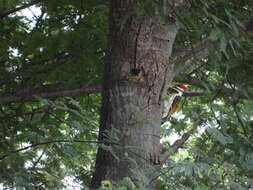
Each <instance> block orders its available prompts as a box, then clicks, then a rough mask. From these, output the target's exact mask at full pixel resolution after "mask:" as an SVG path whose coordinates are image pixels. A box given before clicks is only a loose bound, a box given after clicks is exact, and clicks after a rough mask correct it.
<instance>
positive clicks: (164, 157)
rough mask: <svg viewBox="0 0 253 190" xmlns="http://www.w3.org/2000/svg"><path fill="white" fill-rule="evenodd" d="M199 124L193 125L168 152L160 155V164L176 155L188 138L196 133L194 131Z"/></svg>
mask: <svg viewBox="0 0 253 190" xmlns="http://www.w3.org/2000/svg"><path fill="white" fill-rule="evenodd" d="M200 124H201V121H197V122H195V123H193V127H192V129H190V130H189V131H187V132H185V133H184V134H183V135H182V137H181V138H180V139H178V140H176V141H175V142H174V143H173V145H172V146H171V147H170V148H169V149H168V150H166V151H165V152H163V153H162V154H161V164H163V163H164V162H165V161H166V160H167V159H168V157H170V156H172V155H173V154H175V153H177V151H178V150H179V148H181V147H182V146H183V145H184V144H185V142H186V141H187V140H188V139H189V138H190V136H191V135H192V134H194V133H195V132H196V129H197V127H198V126H199V125H200Z"/></svg>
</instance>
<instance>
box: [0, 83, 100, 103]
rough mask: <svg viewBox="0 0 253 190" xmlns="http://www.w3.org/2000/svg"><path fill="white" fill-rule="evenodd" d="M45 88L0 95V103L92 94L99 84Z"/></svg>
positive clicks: (96, 91) (98, 87)
mask: <svg viewBox="0 0 253 190" xmlns="http://www.w3.org/2000/svg"><path fill="white" fill-rule="evenodd" d="M47 90H48V89H47V88H45V89H44V90H43V92H37V93H36V92H32V91H25V90H24V92H22V93H20V94H14V95H11V94H7V95H2V96H0V104H8V103H15V102H29V101H38V99H39V98H48V99H55V98H60V97H66V96H70V97H75V96H82V95H88V94H94V93H98V92H100V91H101V85H85V86H82V87H80V88H75V89H58V90H55V91H49V92H47Z"/></svg>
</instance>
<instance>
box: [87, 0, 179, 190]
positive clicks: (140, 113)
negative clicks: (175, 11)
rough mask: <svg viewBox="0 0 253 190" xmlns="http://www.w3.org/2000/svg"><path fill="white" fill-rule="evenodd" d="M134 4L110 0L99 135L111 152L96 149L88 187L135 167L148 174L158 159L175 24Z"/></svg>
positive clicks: (117, 177) (130, 173)
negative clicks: (93, 167) (160, 18)
mask: <svg viewBox="0 0 253 190" xmlns="http://www.w3.org/2000/svg"><path fill="white" fill-rule="evenodd" d="M135 6H136V4H135V1H130V0H117V1H111V9H110V16H109V21H110V26H109V35H108V47H107V54H106V60H105V75H104V84H103V89H102V113H101V124H100V131H99V141H104V142H105V146H110V147H111V148H112V151H113V153H114V155H113V154H112V153H111V151H108V150H106V149H105V148H104V147H100V148H99V149H98V153H97V157H96V166H95V173H94V176H93V179H92V182H91V188H92V189H95V188H98V187H99V185H100V182H101V180H105V179H106V180H113V181H119V180H121V179H123V178H124V177H126V176H131V177H134V176H135V175H134V173H135V171H136V169H137V168H138V171H139V172H141V173H143V174H144V175H145V176H146V177H147V178H152V174H153V170H154V168H155V165H154V164H159V155H160V148H161V147H160V123H161V109H162V101H163V98H162V95H163V91H164V88H165V84H166V83H167V82H170V81H171V80H172V78H173V65H172V64H170V63H169V58H170V56H171V50H172V45H173V43H174V39H175V36H176V33H177V27H176V24H175V21H174V20H173V19H171V18H169V19H165V22H162V21H160V20H159V19H158V18H157V19H156V18H150V17H148V16H144V15H142V14H140V13H136V12H134V7H135ZM129 15H131V16H129ZM123 20H125V22H123ZM130 147H131V148H130ZM133 147H135V148H133ZM115 155H116V156H115ZM150 188H152V187H150Z"/></svg>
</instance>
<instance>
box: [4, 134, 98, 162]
mask: <svg viewBox="0 0 253 190" xmlns="http://www.w3.org/2000/svg"><path fill="white" fill-rule="evenodd" d="M52 143H95V144H99V142H98V141H91V140H66V139H63V140H52V141H45V142H40V143H35V144H31V145H29V146H26V147H23V148H20V149H16V150H13V151H10V152H8V153H6V154H4V155H2V156H0V160H3V159H5V158H6V157H7V156H10V155H11V154H14V153H18V152H21V151H24V150H28V149H31V148H35V147H37V146H42V145H48V144H52Z"/></svg>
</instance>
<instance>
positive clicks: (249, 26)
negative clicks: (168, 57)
mask: <svg viewBox="0 0 253 190" xmlns="http://www.w3.org/2000/svg"><path fill="white" fill-rule="evenodd" d="M244 26H245V31H246V32H247V34H248V35H249V36H251V37H252V36H253V19H251V20H249V21H246V22H244ZM212 46H213V42H212V40H211V38H210V37H207V38H205V39H203V40H202V41H200V42H198V43H196V44H194V45H192V46H189V47H186V48H181V49H177V50H175V51H174V53H173V54H172V60H173V61H175V60H177V59H184V60H190V59H196V60H201V59H204V58H206V57H207V56H208V53H209V48H211V47H212Z"/></svg>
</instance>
